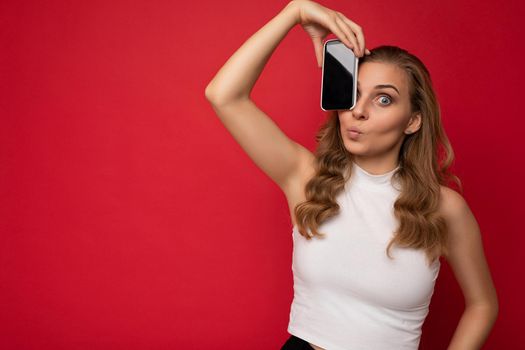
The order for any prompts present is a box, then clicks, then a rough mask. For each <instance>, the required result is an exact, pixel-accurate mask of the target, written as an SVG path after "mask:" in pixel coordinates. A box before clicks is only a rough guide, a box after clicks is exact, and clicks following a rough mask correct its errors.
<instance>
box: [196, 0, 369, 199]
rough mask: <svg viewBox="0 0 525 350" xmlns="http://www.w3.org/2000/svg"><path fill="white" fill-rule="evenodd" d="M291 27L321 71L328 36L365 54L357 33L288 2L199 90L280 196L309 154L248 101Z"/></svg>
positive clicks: (312, 7) (302, 3)
mask: <svg viewBox="0 0 525 350" xmlns="http://www.w3.org/2000/svg"><path fill="white" fill-rule="evenodd" d="M296 24H301V26H302V27H303V29H305V31H306V32H307V33H308V34H309V35H310V37H311V38H312V40H313V43H314V47H315V52H316V56H317V62H318V66H319V67H320V66H321V63H322V62H321V59H322V45H323V43H322V40H323V38H324V37H326V36H327V35H328V34H329V33H330V32H332V33H334V34H335V35H336V36H337V37H338V38H339V39H340V40H341V41H343V42H344V43H345V44H346V45H347V46H348V47H350V48H354V47H355V49H354V51H355V53H356V55H357V56H362V54H363V53H364V50H365V46H364V38H363V34H362V31H361V28H360V27H359V26H358V25H357V24H355V23H354V22H352V21H350V20H349V19H347V18H346V17H345V16H344V15H343V14H341V13H340V12H337V11H333V10H330V9H328V8H326V7H323V6H321V5H319V4H317V3H315V2H313V1H309V0H292V1H290V2H289V3H288V4H287V5H286V6H285V7H284V8H283V9H282V10H281V11H280V12H279V13H278V14H277V15H276V16H275V17H273V18H272V19H271V20H270V21H269V22H268V23H266V24H265V25H264V26H263V27H262V28H261V29H259V30H258V31H257V32H256V33H255V34H253V35H252V36H251V37H250V38H248V40H246V42H245V43H244V44H243V45H242V46H241V47H240V48H239V49H238V50H237V51H236V52H235V53H234V54H233V55H232V56H231V57H230V58H229V59H228V61H227V62H226V63H225V64H224V65H223V66H222V68H221V69H220V70H219V71H218V72H217V74H216V75H215V77H214V78H213V79H212V80H211V82H210V83H209V84H208V86H207V87H206V90H205V95H206V98H207V99H208V101H209V102H210V103H211V105H212V107H213V109H214V110H215V112H216V114H217V115H218V116H219V118H220V120H221V122H222V123H223V124H224V126H225V127H226V128H227V130H228V131H229V132H230V133H231V135H232V136H233V137H234V139H235V140H236V141H237V142H238V143H239V145H240V146H241V147H242V148H243V150H244V151H245V152H246V153H247V154H248V156H249V157H250V158H251V159H252V160H253V161H254V162H255V164H256V165H257V166H258V167H259V168H260V169H261V170H262V171H263V172H264V173H266V174H267V175H268V176H269V177H270V178H271V179H272V180H273V181H274V182H275V183H277V185H279V187H281V189H283V190H284V191H285V192H286V188H287V186H288V184H290V183H291V182H293V181H295V180H297V179H298V178H299V177H301V176H302V174H304V171H306V170H307V169H308V168H309V167H311V162H312V158H313V154H312V153H311V152H310V151H309V150H307V149H306V148H304V147H303V146H301V145H300V144H298V143H296V142H294V141H293V140H291V139H289V138H288V137H287V136H286V135H285V134H284V133H283V132H282V130H280V129H279V127H278V126H277V125H276V124H275V123H274V122H273V120H272V119H271V118H269V117H268V116H267V115H266V114H265V113H264V112H263V111H261V110H260V109H259V108H258V107H257V106H256V105H255V104H254V103H253V101H252V100H251V99H250V92H251V90H252V88H253V86H254V84H255V82H256V81H257V79H258V78H259V76H260V74H261V72H262V70H263V69H264V66H265V65H266V63H267V62H268V59H269V58H270V56H271V55H272V53H273V51H274V50H275V48H276V47H277V46H278V44H279V43H280V42H281V41H282V39H283V38H284V37H285V36H286V34H287V33H288V32H289V31H290V29H292V28H293V27H294V26H295V25H296Z"/></svg>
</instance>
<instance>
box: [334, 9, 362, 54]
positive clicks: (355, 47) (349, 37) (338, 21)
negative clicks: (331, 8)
mask: <svg viewBox="0 0 525 350" xmlns="http://www.w3.org/2000/svg"><path fill="white" fill-rule="evenodd" d="M335 23H336V26H337V27H338V28H339V29H340V30H341V31H342V32H343V33H344V37H345V38H346V39H347V40H348V41H350V42H351V43H352V46H351V47H352V49H353V50H354V53H355V55H356V56H359V55H360V52H359V45H358V43H357V40H356V37H355V35H354V33H352V31H351V30H350V29H349V28H348V26H347V25H346V24H345V22H344V21H343V20H342V19H341V18H339V16H337V15H336V16H335ZM338 36H339V35H338Z"/></svg>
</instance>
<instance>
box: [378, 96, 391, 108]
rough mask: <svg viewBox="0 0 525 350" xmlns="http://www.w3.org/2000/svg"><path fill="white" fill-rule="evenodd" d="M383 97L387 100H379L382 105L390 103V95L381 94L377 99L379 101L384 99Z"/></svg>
mask: <svg viewBox="0 0 525 350" xmlns="http://www.w3.org/2000/svg"><path fill="white" fill-rule="evenodd" d="M385 99H386V101H388V103H382V102H381V104H382V105H385V106H388V105H389V104H391V103H392V98H391V97H390V96H388V95H381V96H379V100H380V101H385Z"/></svg>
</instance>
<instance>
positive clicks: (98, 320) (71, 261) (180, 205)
mask: <svg viewBox="0 0 525 350" xmlns="http://www.w3.org/2000/svg"><path fill="white" fill-rule="evenodd" d="M285 4H286V2H285V1H265V2H264V6H262V3H261V2H255V1H190V2H184V3H181V2H177V1H89V2H71V1H46V2H40V1H25V2H24V1H3V2H1V4H0V45H1V47H0V50H1V54H0V79H1V82H2V84H1V93H0V118H1V126H0V162H1V164H0V165H1V166H0V190H1V195H0V230H1V235H0V239H1V241H0V281H1V282H0V346H1V347H2V349H144V348H149V349H162V348H171V349H173V348H181V349H247V348H249V349H277V348H279V347H280V346H281V345H282V343H283V342H284V341H285V339H286V338H287V336H288V335H287V332H286V326H287V322H288V314H289V306H290V303H291V300H292V273H291V254H292V241H291V222H290V218H289V213H288V208H287V204H286V200H285V197H284V195H283V194H282V193H281V192H280V190H279V188H278V187H277V186H276V185H275V184H273V183H272V182H271V181H270V180H269V178H267V177H266V176H265V175H264V173H262V172H261V171H260V170H259V169H258V168H257V167H256V166H255V164H254V163H253V162H252V161H251V160H250V159H249V158H248V157H247V156H246V155H245V154H244V153H243V151H242V150H241V148H240V147H239V146H238V145H237V144H236V143H235V141H234V140H233V138H232V137H231V136H230V135H229V134H228V133H227V131H226V129H225V128H224V127H223V126H222V125H221V123H220V121H219V120H218V119H217V118H216V116H215V114H214V113H213V111H212V109H211V107H210V106H209V104H208V103H207V101H206V100H205V97H204V89H205V87H206V84H207V83H208V82H209V81H210V80H211V78H212V77H213V75H214V74H215V73H216V72H217V70H218V69H219V68H220V67H221V66H222V64H223V63H224V62H226V60H227V59H228V57H229V56H230V55H231V54H233V52H234V51H235V50H236V49H237V48H238V47H239V46H240V45H241V44H242V43H243V42H244V41H245V40H246V39H248V38H249V36H250V35H252V34H253V33H255V31H257V30H258V29H259V28H260V27H262V26H263V25H264V24H265V23H266V22H268V21H269V20H270V19H271V18H272V17H273V16H275V15H276V14H277V13H278V11H279V10H280V9H281V8H282V7H283V6H284V5H285ZM322 4H323V5H325V6H327V7H330V8H332V9H337V10H339V11H341V12H343V13H345V14H346V15H347V16H348V17H349V18H351V19H352V20H354V21H355V22H357V23H358V24H360V25H361V26H362V27H363V28H364V31H365V36H366V40H367V47H369V48H373V47H375V46H378V45H381V44H394V45H398V46H401V47H404V48H406V49H408V50H409V51H411V52H413V53H415V54H416V55H418V56H419V57H420V58H421V59H422V60H423V61H424V62H425V63H426V65H427V66H428V68H429V69H430V71H431V74H432V77H433V80H434V84H435V88H436V91H437V93H438V97H439V99H440V102H441V106H442V110H443V119H444V124H445V127H446V130H447V132H448V135H449V137H450V139H451V142H452V145H453V147H454V149H455V151H456V156H457V159H456V164H455V167H454V169H455V171H456V173H457V174H458V175H459V176H460V177H461V179H462V180H463V183H464V186H465V198H466V199H467V201H468V202H469V204H470V206H471V209H472V210H473V212H474V214H475V215H476V217H477V219H478V222H479V225H480V227H481V231H482V235H483V241H484V244H485V249H486V255H487V259H488V262H489V264H490V267H491V271H492V274H493V278H494V282H495V284H496V288H497V290H498V295H499V298H500V315H499V319H498V321H497V322H496V325H495V327H494V329H493V332H492V334H491V335H490V337H489V339H488V342H487V345H486V347H485V348H487V349H510V348H516V346H517V345H518V344H523V343H524V342H525V337H524V335H523V332H519V330H518V324H519V323H520V321H521V320H522V315H523V311H524V310H523V307H522V305H523V303H522V302H521V300H519V299H518V297H519V296H520V297H521V294H522V291H521V288H518V287H517V284H519V283H520V282H519V281H521V280H519V279H518V278H517V276H519V275H520V272H521V271H520V270H521V267H522V266H523V262H522V260H521V259H520V258H519V257H520V256H522V255H523V254H522V252H523V244H524V243H525V240H524V238H523V235H522V232H523V230H522V228H521V225H520V224H521V223H519V222H518V215H519V213H522V212H523V209H524V206H523V202H522V200H521V199H522V198H523V197H524V196H525V193H524V187H523V179H524V175H525V174H524V169H523V151H524V147H523V127H524V122H523V118H524V117H523V112H522V110H523V108H524V105H523V99H524V96H523V93H522V87H521V84H522V83H523V81H525V79H524V78H525V77H524V70H523V68H522V66H521V65H522V62H523V53H524V44H523V43H524V41H523V37H524V36H523V34H524V30H523V14H524V13H523V12H524V11H523V5H522V4H521V3H519V2H518V1H503V2H502V1H483V2H480V1H477V2H476V1H452V0H445V1H430V0H426V1H396V2H390V1H389V2H387V1H378V0H369V1H353V2H349V1H324V2H322ZM283 72H285V74H283ZM320 79H321V71H320V70H319V69H318V68H317V66H316V60H315V56H314V50H313V46H312V44H311V41H310V39H309V37H308V36H307V34H306V33H304V32H303V31H302V29H301V28H300V27H299V26H297V27H295V28H294V29H292V31H291V32H290V34H289V35H288V37H286V38H285V39H284V41H283V42H282V44H281V45H280V46H279V47H278V48H277V50H276V51H275V53H274V55H273V56H272V58H271V59H270V61H269V63H268V65H267V66H266V68H265V70H264V72H263V74H262V76H261V78H260V80H259V82H258V83H257V85H256V87H255V89H254V91H253V95H252V97H253V98H254V100H255V101H256V102H257V103H258V104H259V106H260V107H261V108H262V109H263V110H265V112H267V113H268V114H269V115H271V116H272V118H274V120H275V121H276V122H277V123H278V124H279V126H280V127H281V128H282V129H283V131H285V133H286V134H287V135H289V136H290V137H291V138H293V139H294V140H296V141H298V142H300V143H302V144H303V145H305V146H307V147H308V148H309V149H311V150H313V149H314V146H315V144H314V134H315V132H316V130H317V128H318V127H319V126H320V125H321V122H322V120H323V118H324V112H323V111H322V110H321V109H320V108H319V93H320ZM520 83H521V84H520ZM268 142H270V140H268ZM462 311H463V298H462V294H461V291H460V289H459V287H458V285H457V282H456V281H455V279H454V277H453V275H452V273H451V270H450V268H449V266H448V265H446V262H444V264H443V265H442V270H441V274H440V277H439V278H438V282H437V284H436V290H435V294H434V297H433V300H432V304H431V309H430V314H429V316H428V318H427V321H426V323H425V325H424V327H423V337H422V344H421V348H422V349H444V348H445V347H446V345H447V344H448V341H449V340H450V337H451V336H452V333H453V332H454V329H455V327H456V325H457V322H458V320H459V317H460V316H461V312H462Z"/></svg>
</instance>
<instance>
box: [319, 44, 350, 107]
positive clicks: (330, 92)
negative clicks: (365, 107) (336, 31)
mask: <svg viewBox="0 0 525 350" xmlns="http://www.w3.org/2000/svg"><path fill="white" fill-rule="evenodd" d="M358 61H359V58H358V57H356V56H355V55H354V52H353V51H352V49H350V48H348V47H347V46H345V44H343V43H342V42H341V40H339V39H330V40H327V41H325V43H324V48H323V67H322V78H321V109H322V110H323V111H330V110H338V109H352V108H354V106H355V102H356V94H357V64H358Z"/></svg>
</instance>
